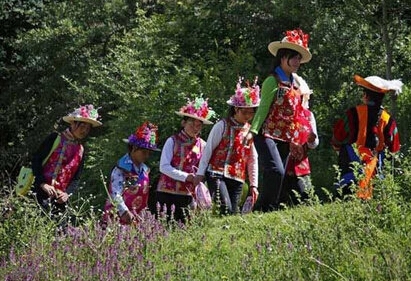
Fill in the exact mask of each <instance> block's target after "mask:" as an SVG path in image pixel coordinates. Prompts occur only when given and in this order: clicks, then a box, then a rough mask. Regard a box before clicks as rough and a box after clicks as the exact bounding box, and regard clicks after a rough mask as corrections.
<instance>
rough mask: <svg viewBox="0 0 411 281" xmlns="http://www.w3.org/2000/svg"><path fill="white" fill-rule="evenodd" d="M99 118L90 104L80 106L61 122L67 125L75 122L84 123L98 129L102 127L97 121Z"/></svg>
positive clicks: (95, 109)
mask: <svg viewBox="0 0 411 281" xmlns="http://www.w3.org/2000/svg"><path fill="white" fill-rule="evenodd" d="M98 118H99V115H98V112H97V108H94V106H93V105H92V104H87V105H83V106H80V107H79V108H77V109H75V110H74V111H73V112H71V113H69V114H68V115H67V116H64V117H63V120H64V121H65V122H67V123H72V122H75V121H78V122H85V123H89V124H91V125H92V126H93V127H99V126H101V125H103V123H101V122H100V121H98V120H97V119H98Z"/></svg>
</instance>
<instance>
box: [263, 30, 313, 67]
mask: <svg viewBox="0 0 411 281" xmlns="http://www.w3.org/2000/svg"><path fill="white" fill-rule="evenodd" d="M309 38H310V36H309V35H308V34H304V32H303V31H302V30H301V29H299V28H298V29H294V30H287V31H286V32H285V37H284V38H283V40H281V41H274V42H271V43H270V44H269V45H268V50H269V51H270V53H271V54H273V55H274V56H276V55H277V52H278V50H279V49H291V50H294V51H297V52H298V53H300V54H301V56H302V58H301V63H306V62H309V61H310V60H311V57H312V55H311V53H310V50H309V49H308V39H309Z"/></svg>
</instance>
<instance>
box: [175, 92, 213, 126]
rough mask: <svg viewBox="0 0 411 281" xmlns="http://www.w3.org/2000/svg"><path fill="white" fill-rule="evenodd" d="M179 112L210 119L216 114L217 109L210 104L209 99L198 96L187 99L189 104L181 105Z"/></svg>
mask: <svg viewBox="0 0 411 281" xmlns="http://www.w3.org/2000/svg"><path fill="white" fill-rule="evenodd" d="M179 112H180V113H185V114H190V115H193V116H197V117H200V118H203V119H206V120H209V119H210V118H212V117H213V116H214V115H215V111H214V110H212V109H211V108H210V107H209V106H208V99H204V98H202V97H196V98H195V99H194V100H193V101H192V100H190V99H187V104H186V105H184V106H183V107H181V108H180V111H179Z"/></svg>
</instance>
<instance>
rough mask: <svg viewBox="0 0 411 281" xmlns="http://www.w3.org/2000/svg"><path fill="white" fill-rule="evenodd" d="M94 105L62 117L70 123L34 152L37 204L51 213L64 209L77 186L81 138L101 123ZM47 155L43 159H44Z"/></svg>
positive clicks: (80, 160)
mask: <svg viewBox="0 0 411 281" xmlns="http://www.w3.org/2000/svg"><path fill="white" fill-rule="evenodd" d="M98 118H99V115H98V112H97V109H96V108H94V106H93V105H91V104H89V105H84V106H81V107H79V108H77V109H76V110H74V111H73V112H71V113H70V114H68V115H66V116H64V117H63V120H64V121H65V122H67V123H69V124H70V126H69V128H67V129H66V130H65V131H63V132H62V133H57V132H55V133H51V134H50V135H49V136H48V137H47V138H46V139H45V140H44V141H43V143H42V144H41V145H40V147H39V148H38V150H37V151H36V152H35V153H34V155H33V159H32V170H33V174H34V176H35V181H34V185H33V189H32V190H33V192H34V193H35V196H36V199H37V201H38V203H39V204H40V206H42V207H43V208H44V209H47V210H49V207H51V211H52V213H55V214H57V213H59V212H64V211H65V210H66V206H67V202H68V200H69V196H70V194H72V193H73V192H74V191H75V190H76V189H77V187H78V182H79V178H80V174H81V172H82V167H83V163H84V159H85V157H84V147H83V144H82V142H83V141H84V140H85V139H86V137H87V136H88V134H89V132H90V130H91V128H94V127H99V126H101V125H102V123H101V122H100V121H98V120H97V119H98ZM47 157H48V159H47V161H46V162H45V163H43V162H44V159H46V158H47Z"/></svg>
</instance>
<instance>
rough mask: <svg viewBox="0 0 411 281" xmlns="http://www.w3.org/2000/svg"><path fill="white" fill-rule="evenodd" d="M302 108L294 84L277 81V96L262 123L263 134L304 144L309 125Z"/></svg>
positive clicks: (299, 93) (298, 90)
mask: <svg viewBox="0 0 411 281" xmlns="http://www.w3.org/2000/svg"><path fill="white" fill-rule="evenodd" d="M277 81H278V79H277ZM303 109H304V108H303V107H302V105H301V92H300V89H299V88H297V87H296V86H295V85H294V84H293V85H290V84H289V83H284V82H280V81H278V89H277V96H276V97H275V98H274V101H273V102H272V104H271V107H270V110H269V114H268V116H267V118H266V120H265V121H264V124H263V134H264V136H265V137H268V138H272V139H278V140H281V141H284V142H293V143H296V144H304V143H305V142H306V141H307V138H308V135H309V133H310V131H311V126H310V123H309V121H307V120H306V119H305V118H304V114H303V113H302V111H303Z"/></svg>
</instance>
